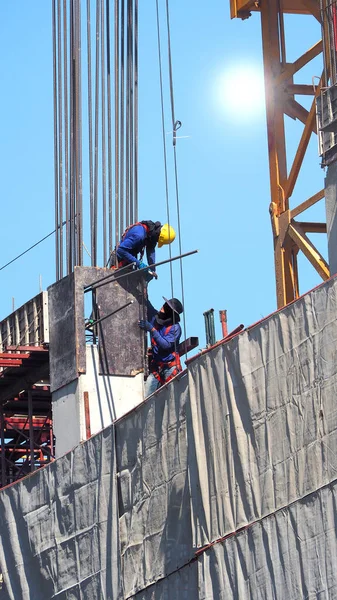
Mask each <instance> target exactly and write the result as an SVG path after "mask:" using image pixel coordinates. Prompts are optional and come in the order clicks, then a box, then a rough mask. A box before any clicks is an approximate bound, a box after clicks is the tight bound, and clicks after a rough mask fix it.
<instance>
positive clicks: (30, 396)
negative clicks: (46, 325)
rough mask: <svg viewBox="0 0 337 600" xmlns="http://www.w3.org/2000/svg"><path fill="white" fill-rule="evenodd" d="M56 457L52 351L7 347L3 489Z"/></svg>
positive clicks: (0, 400)
mask: <svg viewBox="0 0 337 600" xmlns="http://www.w3.org/2000/svg"><path fill="white" fill-rule="evenodd" d="M53 458H54V435H53V425H52V405H51V393H50V386H49V352H48V350H47V349H46V348H45V347H41V346H7V347H6V351H5V352H1V353H0V488H1V487H4V486H6V485H9V484H11V483H13V482H14V481H17V480H18V479H21V478H22V477H24V476H25V475H27V474H28V473H30V472H32V471H35V470H36V469H38V468H40V467H42V466H43V465H45V464H48V463H49V462H50V461H51V460H53Z"/></svg>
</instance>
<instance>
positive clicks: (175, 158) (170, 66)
mask: <svg viewBox="0 0 337 600" xmlns="http://www.w3.org/2000/svg"><path fill="white" fill-rule="evenodd" d="M166 23H167V45H168V61H169V79H170V100H171V113H172V128H173V154H174V176H175V191H176V206H177V219H178V241H179V254H182V246H181V228H180V203H179V183H178V166H177V147H176V140H177V129H179V128H180V127H181V122H180V121H176V118H175V111H174V85H173V69H172V52H171V30H170V11H169V0H166ZM180 282H181V299H182V303H183V306H184V309H185V293H184V274H183V262H182V260H180ZM183 325H184V336H185V340H186V319H185V312H184V315H183ZM186 356H187V353H186Z"/></svg>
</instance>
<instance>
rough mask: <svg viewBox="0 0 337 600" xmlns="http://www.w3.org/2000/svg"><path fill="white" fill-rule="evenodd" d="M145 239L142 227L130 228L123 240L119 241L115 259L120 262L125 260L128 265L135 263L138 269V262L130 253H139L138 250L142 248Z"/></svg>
mask: <svg viewBox="0 0 337 600" xmlns="http://www.w3.org/2000/svg"><path fill="white" fill-rule="evenodd" d="M145 237H146V232H145V229H144V227H142V225H136V226H135V227H131V229H129V231H128V232H127V234H126V236H125V238H124V240H122V241H121V243H120V244H119V246H118V248H117V257H118V258H119V259H120V260H126V261H127V262H129V263H132V262H135V263H136V264H137V267H139V265H140V261H139V260H138V258H136V257H135V256H134V255H133V254H131V251H134V252H135V253H138V252H140V250H141V249H142V248H144V242H145Z"/></svg>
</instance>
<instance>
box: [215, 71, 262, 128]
mask: <svg viewBox="0 0 337 600" xmlns="http://www.w3.org/2000/svg"><path fill="white" fill-rule="evenodd" d="M217 88H218V89H217V98H218V103H219V104H220V105H221V110H222V111H223V112H224V113H225V114H226V116H227V117H228V116H229V117H230V118H231V119H233V120H235V121H241V122H243V121H245V122H246V121H247V120H252V119H253V118H254V116H255V117H259V118H260V117H261V115H263V113H264V109H265V91H264V78H263V70H262V68H261V67H259V66H257V65H254V64H242V63H241V64H237V65H232V66H231V67H230V68H228V69H227V70H225V71H223V72H222V74H221V76H220V77H219V81H218V85H217Z"/></svg>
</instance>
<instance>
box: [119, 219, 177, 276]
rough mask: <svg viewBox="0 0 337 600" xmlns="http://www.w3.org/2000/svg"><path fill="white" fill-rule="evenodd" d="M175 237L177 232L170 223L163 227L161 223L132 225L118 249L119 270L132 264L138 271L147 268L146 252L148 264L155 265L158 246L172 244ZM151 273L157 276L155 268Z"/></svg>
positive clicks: (124, 234) (144, 222)
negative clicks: (145, 261)
mask: <svg viewBox="0 0 337 600" xmlns="http://www.w3.org/2000/svg"><path fill="white" fill-rule="evenodd" d="M175 237H176V234H175V231H174V229H173V227H171V226H170V225H169V224H168V223H165V225H162V224H161V223H160V222H159V221H156V222H155V223H154V222H153V221H140V222H139V223H134V224H133V225H130V227H128V228H127V229H126V230H125V232H124V233H123V236H122V239H121V242H120V244H119V246H118V247H117V249H116V255H117V266H118V268H120V267H124V266H126V265H128V264H130V263H136V268H137V269H143V268H145V267H147V264H146V263H144V262H143V256H144V252H145V250H146V258H147V261H148V264H149V265H153V264H154V263H155V262H156V253H155V248H156V245H157V244H158V248H161V247H162V246H163V245H164V244H171V242H173V240H174V239H175ZM138 255H139V258H138ZM151 271H152V273H154V274H155V268H154V269H151Z"/></svg>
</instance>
